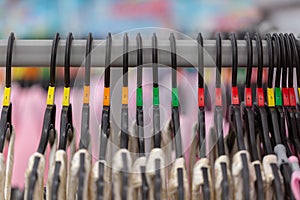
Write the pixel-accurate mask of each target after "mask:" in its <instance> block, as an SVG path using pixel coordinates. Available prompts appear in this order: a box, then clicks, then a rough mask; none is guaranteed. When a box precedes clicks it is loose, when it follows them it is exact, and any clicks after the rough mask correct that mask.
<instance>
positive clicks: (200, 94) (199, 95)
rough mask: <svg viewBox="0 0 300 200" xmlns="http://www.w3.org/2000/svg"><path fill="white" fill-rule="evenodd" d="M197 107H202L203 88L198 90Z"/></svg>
mask: <svg viewBox="0 0 300 200" xmlns="http://www.w3.org/2000/svg"><path fill="white" fill-rule="evenodd" d="M198 106H199V107H204V88H198Z"/></svg>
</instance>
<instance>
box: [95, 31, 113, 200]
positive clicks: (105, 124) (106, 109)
mask: <svg viewBox="0 0 300 200" xmlns="http://www.w3.org/2000/svg"><path fill="white" fill-rule="evenodd" d="M111 45H112V38H111V33H108V35H107V37H106V51H105V72H104V73H105V74H104V95H103V109H102V119H101V134H100V137H101V139H100V149H99V160H102V161H103V160H105V157H106V149H107V142H108V138H109V134H110V123H109V120H110V64H111V63H110V62H111V61H110V60H111ZM104 168H105V166H104V163H103V162H99V169H98V170H99V178H98V180H97V199H98V200H100V199H103V198H104V197H103V195H104Z"/></svg>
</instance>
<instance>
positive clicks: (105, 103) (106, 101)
mask: <svg viewBox="0 0 300 200" xmlns="http://www.w3.org/2000/svg"><path fill="white" fill-rule="evenodd" d="M109 105H110V88H109V87H104V94H103V106H109Z"/></svg>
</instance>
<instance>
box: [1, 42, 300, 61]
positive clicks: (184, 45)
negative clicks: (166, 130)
mask: <svg viewBox="0 0 300 200" xmlns="http://www.w3.org/2000/svg"><path fill="white" fill-rule="evenodd" d="M262 44H263V55H264V65H267V64H268V53H267V43H266V41H265V40H263V41H262ZM51 45H52V40H16V41H15V46H14V52H13V66H15V67H16V66H18V67H21V66H24V67H25V66H30V67H31V66H38V67H43V66H48V65H49V63H50V55H51ZM85 45H86V40H74V42H73V43H72V50H71V58H72V59H71V65H72V66H73V67H79V66H81V65H82V63H83V61H84V57H85V48H86V47H85ZM122 45H123V42H122V40H120V39H115V40H114V39H113V41H112V56H111V60H112V62H113V63H112V65H111V66H113V67H121V66H122V62H123V58H122V53H123V46H122ZM151 45H152V43H151V40H143V47H144V63H145V64H146V63H151V60H152V59H151V55H152V54H151ZM237 45H238V65H239V66H240V67H243V66H245V65H246V63H247V53H246V41H245V40H238V42H237ZM298 46H299V45H298ZM6 48H7V40H0V66H5V58H6ZM93 48H94V49H93V51H92V59H91V64H92V67H103V66H104V60H105V59H104V58H105V41H104V40H94V41H93ZM64 49H65V41H64V40H61V41H60V42H59V47H58V52H57V53H58V55H57V65H58V66H63V64H64V56H65V55H64ZM158 49H159V51H158V59H159V63H160V64H161V65H165V66H170V65H171V56H170V42H169V40H158ZM204 49H205V51H204V52H205V53H204V64H205V67H215V56H216V41H215V40H205V41H204ZM135 50H136V41H135V40H133V39H131V40H129V55H128V59H129V66H136V60H137V59H136V53H135V52H134V51H135ZM253 53H254V55H256V48H255V42H253ZM177 54H178V61H177V62H178V66H179V67H192V66H197V63H198V58H197V56H198V55H197V43H196V40H177ZM256 57H257V56H253V59H254V60H253V64H254V65H256V63H257V61H256ZM231 59H232V57H231V43H230V40H223V41H222V62H223V66H224V67H226V66H227V67H230V66H231Z"/></svg>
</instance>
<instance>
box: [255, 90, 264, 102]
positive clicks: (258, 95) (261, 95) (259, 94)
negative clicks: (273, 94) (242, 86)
mask: <svg viewBox="0 0 300 200" xmlns="http://www.w3.org/2000/svg"><path fill="white" fill-rule="evenodd" d="M256 101H257V105H258V106H265V96H264V90H263V89H262V88H256Z"/></svg>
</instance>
